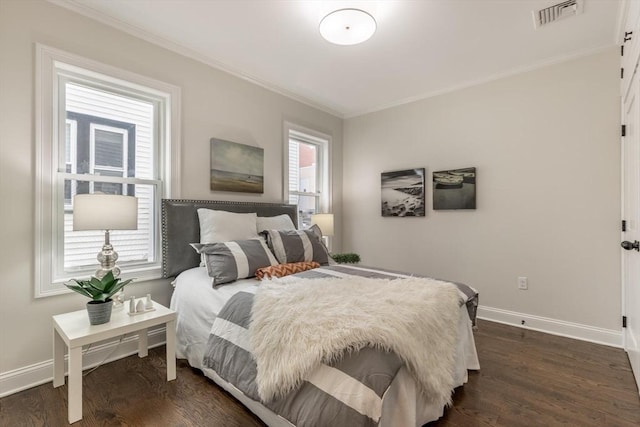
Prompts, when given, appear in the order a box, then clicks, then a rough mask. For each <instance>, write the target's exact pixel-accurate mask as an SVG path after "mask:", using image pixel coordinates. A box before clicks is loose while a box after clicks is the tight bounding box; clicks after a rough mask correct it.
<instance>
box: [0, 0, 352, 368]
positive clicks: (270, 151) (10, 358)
mask: <svg viewBox="0 0 640 427" xmlns="http://www.w3.org/2000/svg"><path fill="white" fill-rule="evenodd" d="M36 42H38V43H43V44H46V45H49V46H52V47H55V48H59V49H63V50H66V51H69V52H71V53H74V54H77V55H81V56H84V57H86V58H90V59H94V60H97V61H101V62H103V63H106V64H111V65H114V66H117V67H120V68H123V69H126V70H129V71H133V72H136V73H139V74H142V75H145V76H149V77H152V78H155V79H159V80H162V81H165V82H167V83H171V84H174V85H177V86H180V87H181V88H182V165H181V166H182V176H181V180H180V181H181V196H182V197H184V198H206V199H213V198H217V199H225V200H249V201H264V202H274V201H281V200H282V194H283V188H282V178H283V177H282V159H283V138H282V128H283V121H285V120H287V121H291V122H294V123H297V124H299V125H302V126H306V127H309V128H312V129H315V130H318V131H321V132H324V133H327V134H329V135H331V136H332V137H333V159H332V160H333V171H334V172H333V177H332V178H333V188H332V189H333V196H334V204H333V211H334V212H336V214H337V220H338V221H339V217H340V216H339V214H340V210H341V199H342V196H341V188H342V179H341V174H342V162H341V153H342V120H341V119H340V118H337V117H334V116H331V115H329V114H326V113H324V112H321V111H319V110H317V109H314V108H311V107H309V106H307V105H303V104H301V103H299V102H296V101H293V100H291V99H289V98H286V97H284V96H281V95H278V94H276V93H274V92H271V91H268V90H266V89H264V88H262V87H260V86H257V85H253V84H251V83H249V82H247V81H245V80H241V79H239V78H236V77H233V76H231V75H229V74H226V73H224V72H221V71H217V70H215V69H212V68H211V67H208V66H206V65H204V64H201V63H199V62H196V61H193V60H190V59H187V58H185V57H183V56H180V55H177V54H175V53H172V52H171V51H169V50H166V49H163V48H160V47H158V46H156V45H152V44H150V43H147V42H145V41H142V40H140V39H137V38H135V37H132V36H129V35H127V34H125V33H123V32H120V31H117V30H115V29H113V28H111V27H108V26H104V25H101V24H100V23H98V22H96V21H93V20H90V19H87V18H84V17H82V16H80V15H77V14H75V13H72V12H69V11H67V10H65V9H62V8H59V7H57V6H54V5H52V4H50V3H47V2H43V1H0V162H1V163H0V190H1V195H2V202H1V205H0V236H1V240H2V245H1V246H0V271H2V281H1V283H0V305H1V309H0V349H2V350H1V351H0V374H2V373H6V372H7V371H10V370H13V369H17V368H21V367H26V366H28V365H31V364H35V363H39V362H43V361H47V360H50V359H51V358H52V354H51V351H52V350H51V348H52V347H51V346H52V344H51V335H52V334H51V316H52V315H53V314H59V313H64V312H67V311H72V310H79V309H82V308H83V307H84V303H85V302H86V299H85V298H83V297H82V296H80V295H77V294H68V295H62V296H56V297H49V298H43V299H34V297H33V295H34V291H33V289H34V283H33V280H34V273H33V271H34V260H33V259H34V232H35V230H34V197H33V190H34V185H35V184H34V182H35V180H34V176H35V171H34V120H35V118H34V101H33V98H34V85H33V82H34V44H35V43H36ZM214 136H215V137H218V138H223V139H228V140H232V141H236V142H240V143H244V144H250V145H255V146H259V147H262V148H264V150H265V192H264V194H263V195H254V196H241V195H237V194H233V193H212V192H210V190H209V138H211V137H214ZM337 227H338V232H339V230H340V229H339V227H340V224H339V222H338V224H337ZM334 245H336V246H337V247H338V248H339V241H338V242H335V241H334ZM127 291H128V292H131V293H132V294H134V295H140V296H142V295H145V294H146V293H151V294H152V296H153V297H154V299H156V300H157V301H159V302H161V303H163V304H168V303H169V298H170V295H171V287H170V286H169V283H168V282H167V281H164V280H158V281H153V282H146V283H136V284H133V285H130V286H128V287H127Z"/></svg>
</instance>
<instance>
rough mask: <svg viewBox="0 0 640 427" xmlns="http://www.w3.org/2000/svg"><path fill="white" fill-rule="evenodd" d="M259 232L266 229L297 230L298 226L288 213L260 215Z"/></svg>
mask: <svg viewBox="0 0 640 427" xmlns="http://www.w3.org/2000/svg"><path fill="white" fill-rule="evenodd" d="M257 223H258V228H257V229H256V231H257V232H258V233H261V232H263V231H264V230H295V229H296V226H295V225H293V221H291V217H290V216H289V215H287V214H282V215H278V216H259V217H258V221H257Z"/></svg>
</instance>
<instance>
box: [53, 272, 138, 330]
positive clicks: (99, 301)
mask: <svg viewBox="0 0 640 427" xmlns="http://www.w3.org/2000/svg"><path fill="white" fill-rule="evenodd" d="M132 280H133V279H129V280H125V281H124V282H121V281H120V278H117V277H114V276H113V272H111V271H109V272H107V274H105V276H104V277H103V278H102V279H98V278H97V277H91V278H90V279H89V280H77V279H71V281H70V282H69V283H65V284H64V285H65V286H66V287H67V288H69V289H71V290H72V291H76V292H77V293H79V294H81V295H84V296H85V297H89V298H91V301H89V302H88V303H87V312H88V313H89V323H91V324H92V325H101V324H103V323H107V322H108V321H109V320H111V310H112V308H113V304H112V303H111V297H112V296H113V294H115V293H116V292H118V291H119V290H120V289H122V288H124V287H125V285H127V284H128V283H129V282H131V281H132Z"/></svg>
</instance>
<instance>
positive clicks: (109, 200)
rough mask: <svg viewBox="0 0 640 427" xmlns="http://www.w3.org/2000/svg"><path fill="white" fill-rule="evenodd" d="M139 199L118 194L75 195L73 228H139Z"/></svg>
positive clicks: (78, 229) (75, 229) (77, 229)
mask: <svg viewBox="0 0 640 427" xmlns="http://www.w3.org/2000/svg"><path fill="white" fill-rule="evenodd" d="M137 229H138V199H137V198H135V197H133V196H120V195H117V194H77V195H75V196H74V197H73V230H74V231H80V230H137Z"/></svg>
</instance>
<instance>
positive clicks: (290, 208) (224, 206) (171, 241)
mask: <svg viewBox="0 0 640 427" xmlns="http://www.w3.org/2000/svg"><path fill="white" fill-rule="evenodd" d="M199 208H208V209H216V210H221V211H228V212H239V213H247V212H256V213H257V214H258V216H276V215H281V214H287V215H289V216H290V217H291V220H292V221H293V223H294V224H297V223H298V211H297V206H295V205H285V204H278V203H251V202H225V201H219V200H179V199H163V200H162V277H174V276H177V275H178V274H179V273H181V272H183V271H184V270H188V269H190V268H193V267H197V266H198V264H200V255H198V254H197V253H196V251H194V250H193V249H192V248H191V246H189V243H198V242H200V222H199V220H198V209H199Z"/></svg>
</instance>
